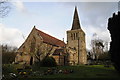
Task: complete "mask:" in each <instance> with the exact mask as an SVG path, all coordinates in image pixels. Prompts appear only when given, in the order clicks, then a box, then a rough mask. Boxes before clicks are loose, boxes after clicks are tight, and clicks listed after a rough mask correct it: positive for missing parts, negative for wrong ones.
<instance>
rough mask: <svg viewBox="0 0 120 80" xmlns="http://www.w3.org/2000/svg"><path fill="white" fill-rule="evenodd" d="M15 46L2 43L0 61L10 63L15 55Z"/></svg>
mask: <svg viewBox="0 0 120 80" xmlns="http://www.w3.org/2000/svg"><path fill="white" fill-rule="evenodd" d="M16 50H17V48H16V47H12V46H8V45H2V63H3V64H11V63H12V62H14V60H15V56H16V52H15V51H16Z"/></svg>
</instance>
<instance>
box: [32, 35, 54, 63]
mask: <svg viewBox="0 0 120 80" xmlns="http://www.w3.org/2000/svg"><path fill="white" fill-rule="evenodd" d="M30 47H31V48H30V52H31V59H33V58H32V57H35V58H36V59H37V61H38V62H41V60H43V59H44V58H47V57H48V56H49V55H50V54H51V53H52V51H53V50H54V48H53V45H50V44H45V43H43V42H41V43H39V44H37V43H36V38H35V36H33V40H32V41H31V45H30ZM30 62H32V60H30ZM31 65H32V63H31Z"/></svg>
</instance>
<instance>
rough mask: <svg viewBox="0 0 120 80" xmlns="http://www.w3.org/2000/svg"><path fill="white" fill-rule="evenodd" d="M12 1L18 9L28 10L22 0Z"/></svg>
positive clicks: (21, 10)
mask: <svg viewBox="0 0 120 80" xmlns="http://www.w3.org/2000/svg"><path fill="white" fill-rule="evenodd" d="M11 3H12V4H13V5H14V6H15V7H16V9H17V10H18V11H20V12H26V8H25V6H24V4H23V2H22V1H20V0H17V1H14V2H13V1H11Z"/></svg>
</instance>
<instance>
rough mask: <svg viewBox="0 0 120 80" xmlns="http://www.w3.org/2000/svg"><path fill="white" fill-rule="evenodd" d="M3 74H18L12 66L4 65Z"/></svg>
mask: <svg viewBox="0 0 120 80" xmlns="http://www.w3.org/2000/svg"><path fill="white" fill-rule="evenodd" d="M2 73H3V74H9V73H17V71H16V68H15V67H14V65H12V64H3V65H2Z"/></svg>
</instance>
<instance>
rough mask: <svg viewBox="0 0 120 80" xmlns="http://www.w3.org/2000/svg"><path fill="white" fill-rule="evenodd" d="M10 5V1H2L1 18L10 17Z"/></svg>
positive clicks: (0, 2) (0, 6) (0, 5)
mask: <svg viewBox="0 0 120 80" xmlns="http://www.w3.org/2000/svg"><path fill="white" fill-rule="evenodd" d="M10 9H11V7H10V3H9V2H8V0H1V1H0V17H1V18H3V17H5V16H7V15H8V13H9V12H10Z"/></svg>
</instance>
